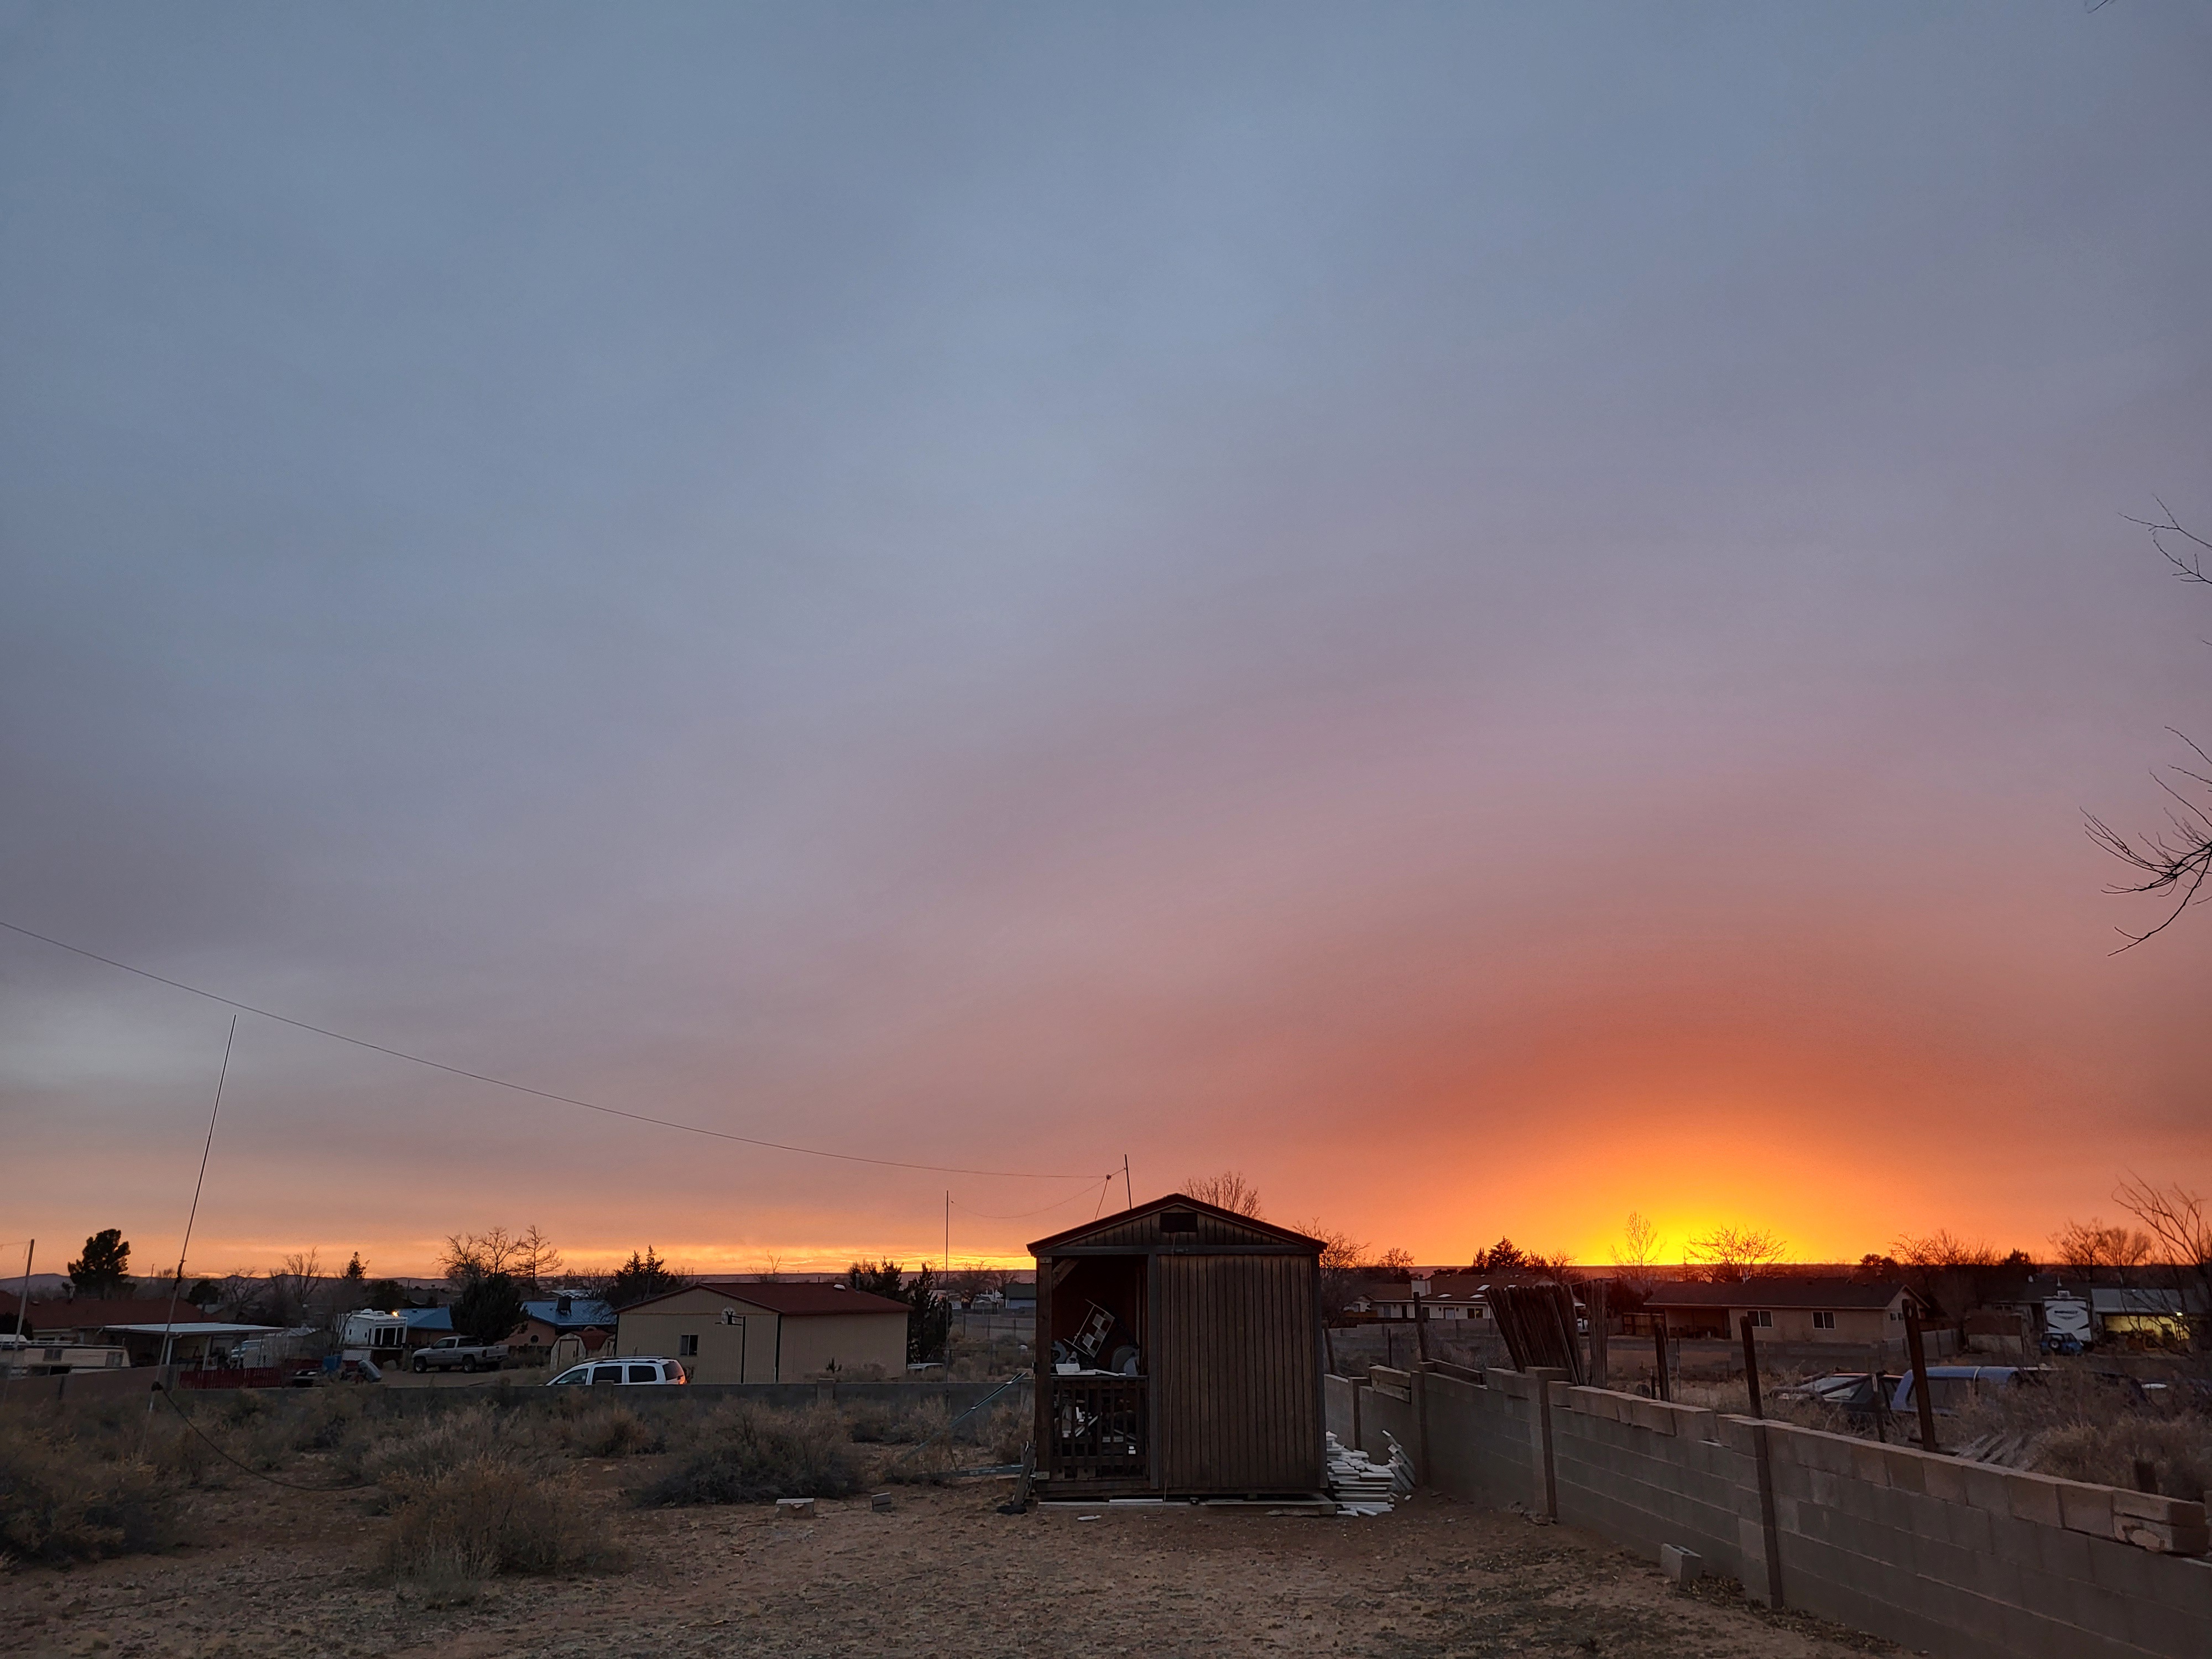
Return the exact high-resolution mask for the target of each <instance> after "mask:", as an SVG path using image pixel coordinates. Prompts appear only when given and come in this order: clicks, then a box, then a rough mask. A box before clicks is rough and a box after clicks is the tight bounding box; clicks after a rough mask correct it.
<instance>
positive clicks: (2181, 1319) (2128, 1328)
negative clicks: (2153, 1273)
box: [2089, 1285, 2189, 1342]
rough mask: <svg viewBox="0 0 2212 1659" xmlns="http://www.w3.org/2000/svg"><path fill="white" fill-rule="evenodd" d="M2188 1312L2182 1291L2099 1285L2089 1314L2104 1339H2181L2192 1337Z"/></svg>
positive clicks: (2091, 1293) (2092, 1295) (2090, 1293)
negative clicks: (2120, 1337) (2119, 1337)
mask: <svg viewBox="0 0 2212 1659" xmlns="http://www.w3.org/2000/svg"><path fill="white" fill-rule="evenodd" d="M2187 1311H2188V1310H2187V1309H2186V1308H2185V1305H2184V1303H2183V1298H2182V1294H2181V1292H2180V1291H2174V1290H2160V1289H2155V1288H2152V1287H2148V1286H2142V1287H2136V1286H2127V1285H2096V1286H2094V1287H2093V1289H2092V1290H2091V1291H2090V1292H2089V1314H2090V1317H2091V1318H2092V1319H2093V1320H2094V1321H2095V1326H2094V1328H2095V1330H2096V1333H2097V1334H2098V1335H2100V1336H2108V1337H2110V1336H2122V1337H2125V1336H2133V1337H2147V1338H2148V1339H2150V1340H2153V1341H2159V1342H2165V1341H2178V1340H2184V1339H2185V1338H2186V1337H2187V1336H2188V1334H2189V1321H2188V1317H2187Z"/></svg>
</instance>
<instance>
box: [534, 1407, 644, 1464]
mask: <svg viewBox="0 0 2212 1659" xmlns="http://www.w3.org/2000/svg"><path fill="white" fill-rule="evenodd" d="M560 1427H561V1428H562V1430H563V1431H565V1434H564V1436H563V1437H564V1438H565V1439H566V1441H567V1443H568V1449H570V1450H571V1451H574V1453H575V1454H576V1455H578V1456H579V1457H629V1456H634V1455H636V1454H638V1453H640V1452H657V1451H660V1450H662V1449H665V1447H666V1446H667V1443H668V1434H667V1430H666V1428H665V1426H664V1425H661V1424H659V1423H657V1422H647V1420H646V1419H644V1418H642V1417H640V1416H639V1415H638V1414H637V1413H635V1412H634V1411H632V1410H631V1409H630V1408H629V1407H628V1406H624V1405H620V1404H615V1403H608V1404H605V1405H600V1406H597V1407H593V1408H592V1409H591V1410H589V1411H586V1412H583V1413H579V1414H578V1415H577V1416H576V1417H574V1419H571V1420H570V1421H568V1422H567V1423H564V1424H562V1425H560Z"/></svg>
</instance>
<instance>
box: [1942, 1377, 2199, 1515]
mask: <svg viewBox="0 0 2212 1659" xmlns="http://www.w3.org/2000/svg"><path fill="white" fill-rule="evenodd" d="M1944 1439H1945V1442H1946V1443H1947V1444H1953V1445H1961V1446H1964V1445H1971V1444H1972V1443H1975V1442H1976V1441H1978V1440H1979V1441H1991V1440H1994V1441H1995V1442H1996V1443H2001V1444H2006V1443H2008V1444H2010V1445H2014V1446H2018V1447H2021V1448H2022V1453H2021V1455H2019V1456H2017V1457H2016V1458H2015V1459H2014V1460H2013V1461H2016V1462H2021V1464H2022V1465H2023V1467H2025V1468H2030V1469H2033V1470H2034V1471H2036V1472H2037V1473H2038V1474H2056V1475H2063V1476H2064V1477H2065V1478H2066V1479H2068V1480H2090V1481H2094V1482H2096V1483H2097V1484H2099V1485H2100V1486H2134V1485H2135V1484H2136V1463H2137V1462H2143V1463H2147V1464H2148V1465H2149V1467H2150V1472H2151V1475H2152V1479H2153V1480H2154V1483H2155V1485H2156V1486H2157V1488H2158V1490H2159V1491H2160V1492H2163V1493H2164V1494H2165V1495H2166V1496H2167V1497H2169V1498H2195V1499H2197V1500H2198V1501H2200V1502H2201V1501H2202V1500H2203V1498H2204V1497H2205V1494H2206V1491H2207V1488H2208V1486H2212V1416H2208V1415H2206V1414H2205V1413H2203V1412H2202V1411H2199V1410H2195V1409H2191V1407H2189V1406H2187V1405H2186V1404H2185V1403H2183V1402H2180V1401H2176V1402H2174V1403H2172V1404H2163V1403H2154V1404H2145V1403H2143V1402H2142V1401H2138V1400H2136V1399H2135V1398H2134V1397H2133V1396H2132V1394H2131V1391H2130V1390H2129V1389H2127V1388H2126V1387H2125V1386H2124V1385H2123V1384H2119V1383H2115V1382H2113V1381H2112V1380H2111V1379H2109V1378H2106V1377H2101V1376H2097V1375H2096V1374H2095V1373H2094V1372H2093V1371H2091V1370H2087V1368H2084V1367H2077V1366H2063V1365H2062V1366H2057V1367H2055V1368H2053V1370H2051V1373H2050V1375H2049V1376H2048V1377H2047V1379H2046V1380H2045V1382H2044V1383H2041V1384H2040V1385H2037V1386H2030V1387H2025V1388H2017V1389H1992V1390H1990V1391H1989V1392H1987V1393H1984V1395H1982V1397H1981V1398H1980V1399H1979V1400H1978V1401H1976V1402H1975V1403H1974V1404H1973V1405H1972V1407H1970V1408H1968V1409H1967V1410H1966V1411H1963V1412H1961V1413H1959V1415H1958V1417H1957V1418H1956V1419H1954V1421H1953V1424H1952V1425H1951V1426H1950V1427H1949V1428H1948V1430H1947V1431H1944Z"/></svg>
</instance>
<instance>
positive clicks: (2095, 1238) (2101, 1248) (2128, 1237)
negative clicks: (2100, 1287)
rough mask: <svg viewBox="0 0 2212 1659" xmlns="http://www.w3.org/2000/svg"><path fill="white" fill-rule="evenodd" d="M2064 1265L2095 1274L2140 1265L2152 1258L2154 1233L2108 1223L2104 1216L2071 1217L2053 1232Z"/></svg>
mask: <svg viewBox="0 0 2212 1659" xmlns="http://www.w3.org/2000/svg"><path fill="white" fill-rule="evenodd" d="M2051 1248H2052V1249H2055V1250H2057V1252H2058V1261H2059V1264H2060V1265H2061V1266H2062V1267H2070V1268H2072V1269H2073V1270H2074V1271H2075V1273H2087V1274H2089V1275H2091V1276H2092V1277H2094V1276H2095V1275H2096V1274H2098V1273H2104V1272H2107V1271H2110V1270H2112V1269H2114V1268H2118V1267H2141V1266H2142V1264H2143V1263H2144V1262H2146V1261H2149V1260H2150V1253H2151V1249H2152V1245H2151V1237H2150V1235H2149V1234H2148V1233H2147V1232H2143V1231H2140V1230H2138V1229H2136V1228H2134V1227H2130V1226H2126V1225H2117V1226H2111V1227H2108V1226H2106V1225H2105V1222H2104V1218H2102V1217H2101V1216H2091V1217H2090V1218H2088V1219H2087V1221H2074V1220H2069V1221H2068V1222H2067V1224H2066V1225H2064V1226H2063V1227H2061V1228H2060V1229H2059V1230H2058V1231H2057V1232H2055V1233H2053V1234H2051Z"/></svg>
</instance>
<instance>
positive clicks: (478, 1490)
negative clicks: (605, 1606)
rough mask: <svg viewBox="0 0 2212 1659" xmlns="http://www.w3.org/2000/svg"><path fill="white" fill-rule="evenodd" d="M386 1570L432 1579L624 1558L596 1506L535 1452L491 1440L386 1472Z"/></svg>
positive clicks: (609, 1563)
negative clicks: (415, 1469) (431, 1466)
mask: <svg viewBox="0 0 2212 1659" xmlns="http://www.w3.org/2000/svg"><path fill="white" fill-rule="evenodd" d="M389 1485H390V1488H391V1490H392V1496H393V1498H394V1501H395V1507H394V1510H393V1514H392V1527H391V1529H390V1531H388V1532H387V1533H386V1534H385V1539H384V1567H385V1571H386V1572H388V1573H390V1574H392V1576H393V1577H400V1578H411V1579H416V1580H427V1581H428V1582H430V1583H442V1584H459V1583H473V1582H475V1581H477V1580H479V1579H484V1578H489V1577H494V1576H495V1575H497V1574H500V1573H506V1572H516V1573H532V1572H560V1571H569V1570H573V1569H577V1568H586V1569H608V1568H612V1567H615V1566H618V1565H623V1558H622V1557H621V1554H620V1553H619V1551H618V1550H617V1548H616V1547H614V1546H613V1545H611V1543H610V1542H609V1541H608V1539H607V1534H606V1522H605V1516H604V1514H603V1512H602V1511H601V1510H599V1508H598V1507H597V1506H596V1505H592V1504H587V1503H586V1502H585V1501H584V1500H583V1499H582V1498H581V1497H580V1494H579V1493H578V1492H577V1491H576V1489H575V1487H574V1485H573V1484H572V1483H571V1482H570V1481H569V1480H567V1479H566V1478H565V1477H562V1476H561V1475H557V1474H553V1473H551V1472H550V1471H548V1470H547V1469H546V1468H544V1467H543V1465H542V1464H541V1463H540V1462H538V1460H537V1459H536V1458H535V1457H533V1456H531V1455H526V1454H518V1453H516V1452H514V1451H513V1450H504V1449H499V1448H496V1447H494V1448H490V1449H479V1450H477V1451H473V1452H471V1453H469V1454H467V1455H464V1456H462V1457H461V1458H459V1460H457V1461H455V1462H451V1463H448V1464H447V1465H445V1466H444V1467H442V1468H439V1469H437V1470H436V1471H435V1473H428V1474H392V1475H390V1476H389Z"/></svg>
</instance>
